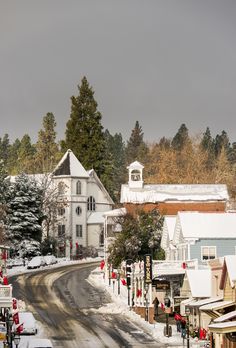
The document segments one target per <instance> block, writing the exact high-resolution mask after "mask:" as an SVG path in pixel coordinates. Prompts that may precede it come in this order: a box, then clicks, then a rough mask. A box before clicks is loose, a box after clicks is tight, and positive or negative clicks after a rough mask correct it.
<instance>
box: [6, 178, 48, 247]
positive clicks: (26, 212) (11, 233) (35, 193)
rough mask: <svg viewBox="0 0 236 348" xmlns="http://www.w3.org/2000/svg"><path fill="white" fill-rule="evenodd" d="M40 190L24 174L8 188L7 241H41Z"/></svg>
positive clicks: (41, 214) (34, 182) (41, 213)
mask: <svg viewBox="0 0 236 348" xmlns="http://www.w3.org/2000/svg"><path fill="white" fill-rule="evenodd" d="M43 217H44V216H43V212H42V190H41V189H40V188H39V186H38V185H37V183H36V181H35V180H34V179H30V178H29V176H27V175H25V174H20V175H19V176H17V177H16V180H15V182H14V183H12V184H11V186H10V199H9V202H8V215H7V226H6V227H7V231H6V236H7V239H8V240H9V241H10V242H12V243H18V242H20V241H22V240H23V239H28V240H30V239H31V240H36V241H39V242H40V241H41V239H42V227H41V225H42V221H43Z"/></svg>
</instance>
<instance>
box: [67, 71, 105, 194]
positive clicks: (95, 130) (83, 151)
mask: <svg viewBox="0 0 236 348" xmlns="http://www.w3.org/2000/svg"><path fill="white" fill-rule="evenodd" d="M78 89H79V95H78V97H74V96H72V97H71V114H70V119H69V121H68V122H67V128H66V138H65V141H62V143H61V145H62V150H63V151H65V150H67V149H71V150H72V151H73V152H74V154H75V155H76V156H77V158H78V159H79V160H80V162H81V163H82V165H83V166H84V167H85V168H86V169H91V168H93V169H94V170H95V171H96V173H97V175H98V176H99V177H100V179H101V180H102V182H103V184H104V185H105V186H106V187H107V188H108V186H109V185H110V184H111V177H112V163H111V158H110V154H109V152H108V151H107V148H106V142H105V137H104V133H103V127H102V124H101V119H102V115H101V113H100V112H99V111H98V110H97V102H96V101H95V99H94V91H93V90H92V87H90V86H89V83H88V81H87V79H86V77H83V79H82V82H81V85H80V86H78ZM108 190H109V188H108Z"/></svg>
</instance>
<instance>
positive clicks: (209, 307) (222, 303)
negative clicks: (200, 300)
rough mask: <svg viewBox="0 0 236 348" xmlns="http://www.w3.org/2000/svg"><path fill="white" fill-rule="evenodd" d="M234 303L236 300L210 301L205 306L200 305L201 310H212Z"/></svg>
mask: <svg viewBox="0 0 236 348" xmlns="http://www.w3.org/2000/svg"><path fill="white" fill-rule="evenodd" d="M233 304H234V301H219V302H214V303H208V304H206V305H204V306H201V307H200V310H203V311H212V310H215V311H217V310H219V309H222V308H226V307H230V306H232V305H233Z"/></svg>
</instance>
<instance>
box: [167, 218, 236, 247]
mask: <svg viewBox="0 0 236 348" xmlns="http://www.w3.org/2000/svg"><path fill="white" fill-rule="evenodd" d="M180 235H182V236H183V238H184V239H199V238H203V239H206V238H211V239H212V238H218V239H225V238H234V239H235V238H236V213H223V212H218V213H204V212H203V213H202V212H179V213H178V216H177V223H176V226H175V233H174V238H173V240H174V242H175V243H178V242H179V238H180Z"/></svg>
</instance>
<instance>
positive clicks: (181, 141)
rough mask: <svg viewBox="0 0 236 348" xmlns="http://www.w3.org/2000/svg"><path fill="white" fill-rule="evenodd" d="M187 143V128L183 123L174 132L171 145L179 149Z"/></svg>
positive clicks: (188, 139)
mask: <svg viewBox="0 0 236 348" xmlns="http://www.w3.org/2000/svg"><path fill="white" fill-rule="evenodd" d="M188 143H190V138H189V135H188V128H187V127H186V125H185V124H184V123H183V124H182V125H181V126H180V128H179V129H178V132H177V133H176V135H175V136H174V138H173V139H172V142H171V146H172V147H173V149H174V150H177V151H181V150H182V149H183V148H184V146H186V145H187V144H188Z"/></svg>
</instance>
